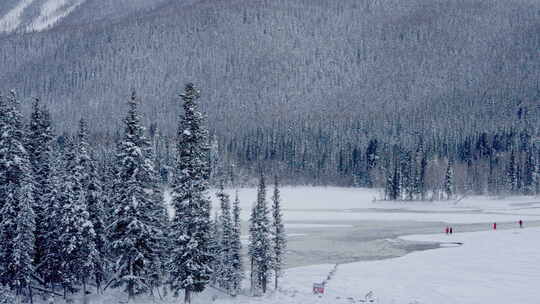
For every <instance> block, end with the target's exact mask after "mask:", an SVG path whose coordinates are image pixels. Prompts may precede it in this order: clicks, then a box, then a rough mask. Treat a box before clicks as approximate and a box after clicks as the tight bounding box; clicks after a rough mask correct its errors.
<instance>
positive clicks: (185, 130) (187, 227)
mask: <svg viewBox="0 0 540 304" xmlns="http://www.w3.org/2000/svg"><path fill="white" fill-rule="evenodd" d="M180 97H181V98H182V101H183V109H184V115H183V116H182V117H181V118H180V122H179V127H178V134H177V136H178V137H177V158H176V164H175V169H176V170H175V178H174V182H173V184H172V198H173V205H174V209H175V211H176V212H175V216H174V219H173V222H172V226H171V239H172V250H171V255H172V257H171V262H170V267H169V271H170V276H171V278H170V280H171V288H172V290H173V291H174V292H175V294H178V293H179V292H180V290H183V291H184V300H185V302H186V303H191V295H192V293H193V292H201V291H203V290H204V289H205V288H206V285H207V284H208V282H209V280H210V276H211V274H212V269H211V267H210V265H211V263H212V254H211V252H210V248H209V247H210V246H209V244H210V240H209V238H210V226H211V225H210V200H209V198H208V194H207V192H208V187H209V184H208V179H209V173H210V172H209V164H208V159H209V157H208V153H209V152H210V148H209V146H208V130H207V129H206V127H205V126H204V125H203V115H202V113H201V112H200V111H199V105H198V103H197V100H198V99H199V97H200V93H199V90H198V89H197V88H195V87H194V85H193V84H191V83H189V84H187V85H186V87H185V90H184V92H183V93H182V94H181V95H180Z"/></svg>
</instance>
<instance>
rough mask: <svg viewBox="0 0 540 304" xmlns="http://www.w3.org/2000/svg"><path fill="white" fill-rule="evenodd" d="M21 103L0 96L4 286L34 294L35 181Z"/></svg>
mask: <svg viewBox="0 0 540 304" xmlns="http://www.w3.org/2000/svg"><path fill="white" fill-rule="evenodd" d="M25 136H26V134H25V131H24V128H23V124H22V117H21V114H20V105H19V101H18V99H17V97H16V95H15V93H14V92H11V94H10V95H9V97H8V98H3V97H1V96H0V214H1V215H2V217H1V218H0V284H1V285H8V286H9V287H10V288H12V289H14V290H16V292H17V293H18V294H21V293H26V291H27V290H28V292H29V294H31V290H30V283H31V282H32V275H33V274H34V265H33V255H34V241H35V239H34V231H35V214H34V211H33V208H32V204H33V198H32V193H33V189H32V188H33V187H32V185H33V178H32V174H31V173H32V170H31V167H30V161H29V157H28V152H27V151H26V149H25V147H24V144H23V142H24V139H25Z"/></svg>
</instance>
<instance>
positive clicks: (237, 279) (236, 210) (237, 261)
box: [231, 191, 244, 295]
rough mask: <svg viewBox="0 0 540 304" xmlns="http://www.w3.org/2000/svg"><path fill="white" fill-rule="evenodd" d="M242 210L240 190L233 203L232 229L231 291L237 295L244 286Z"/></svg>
mask: <svg viewBox="0 0 540 304" xmlns="http://www.w3.org/2000/svg"><path fill="white" fill-rule="evenodd" d="M240 211H241V210H240V199H239V198H238V191H236V196H235V199H234V203H233V211H232V231H231V267H232V269H233V275H232V278H231V291H232V294H233V295H237V294H238V292H239V291H240V289H241V288H242V279H243V278H244V272H243V271H244V268H243V265H242V242H241V240H240V236H241V234H242V230H241V220H240Z"/></svg>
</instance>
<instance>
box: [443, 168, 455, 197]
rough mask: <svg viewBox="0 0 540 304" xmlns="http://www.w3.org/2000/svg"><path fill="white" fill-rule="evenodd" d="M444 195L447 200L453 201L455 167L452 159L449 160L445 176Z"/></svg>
mask: <svg viewBox="0 0 540 304" xmlns="http://www.w3.org/2000/svg"><path fill="white" fill-rule="evenodd" d="M444 193H445V194H446V199H448V200H450V199H452V198H453V197H454V194H455V186H454V165H453V162H452V160H451V159H449V160H448V165H447V167H446V174H445V175H444Z"/></svg>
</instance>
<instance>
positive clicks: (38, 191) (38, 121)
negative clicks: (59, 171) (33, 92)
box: [26, 99, 54, 276]
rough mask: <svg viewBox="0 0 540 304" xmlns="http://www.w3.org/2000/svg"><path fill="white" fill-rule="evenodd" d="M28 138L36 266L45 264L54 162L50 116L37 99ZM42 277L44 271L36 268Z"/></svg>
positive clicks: (27, 147)
mask: <svg viewBox="0 0 540 304" xmlns="http://www.w3.org/2000/svg"><path fill="white" fill-rule="evenodd" d="M27 129H28V136H27V139H26V150H27V151H28V157H29V160H30V166H31V168H32V175H33V191H34V193H33V194H32V196H33V199H34V201H33V203H32V207H33V209H34V213H35V215H36V231H35V241H36V244H35V248H36V251H35V256H34V263H35V265H36V266H39V265H41V264H42V261H43V256H44V250H45V242H46V241H45V238H46V234H47V231H46V223H45V219H46V214H45V213H46V212H47V210H46V207H47V197H48V196H49V193H50V192H51V191H52V184H51V182H50V181H51V178H50V177H51V176H50V174H51V162H52V159H51V158H52V141H53V137H54V136H53V134H52V126H51V119H50V114H49V112H48V110H47V109H46V108H44V107H43V106H41V105H40V102H39V99H35V100H34V103H33V105H32V113H31V115H30V123H29V125H28V128H27ZM37 271H38V273H39V274H40V275H41V276H42V275H43V273H42V271H41V269H39V268H38V269H37Z"/></svg>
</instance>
